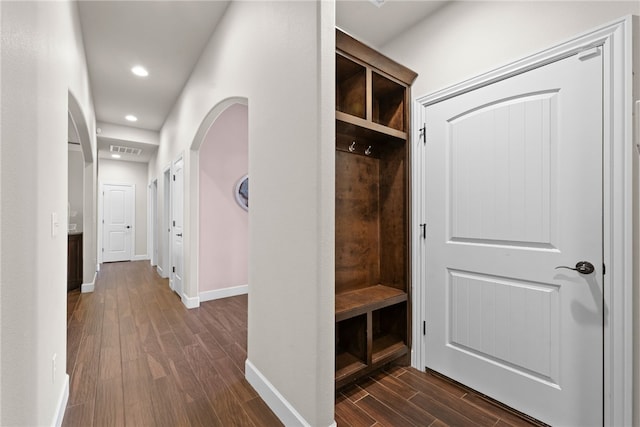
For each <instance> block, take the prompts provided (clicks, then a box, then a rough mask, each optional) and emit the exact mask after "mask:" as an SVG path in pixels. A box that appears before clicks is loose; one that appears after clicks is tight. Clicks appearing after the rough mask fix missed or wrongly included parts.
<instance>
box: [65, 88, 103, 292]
mask: <svg viewBox="0 0 640 427" xmlns="http://www.w3.org/2000/svg"><path fill="white" fill-rule="evenodd" d="M68 112H69V122H70V126H72V127H73V128H74V129H73V130H74V132H75V135H76V136H77V138H78V140H79V142H80V147H81V150H82V157H83V158H84V165H83V172H82V178H83V184H82V187H83V195H82V199H83V201H82V204H83V206H82V224H81V227H80V228H81V229H82V233H83V236H82V265H83V268H82V270H83V274H82V289H81V290H82V292H92V291H93V288H94V283H95V273H96V261H97V239H96V231H95V230H96V212H97V211H96V200H97V199H96V176H97V172H96V171H97V169H96V162H95V158H94V154H95V153H94V151H93V149H92V145H91V136H90V133H89V127H88V124H87V121H86V119H85V117H84V114H83V112H82V108H81V107H80V104H79V103H78V101H77V99H76V98H75V96H74V95H73V94H72V93H71V92H69V94H68Z"/></svg>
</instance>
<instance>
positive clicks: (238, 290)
mask: <svg viewBox="0 0 640 427" xmlns="http://www.w3.org/2000/svg"><path fill="white" fill-rule="evenodd" d="M248 293H249V285H240V286H232V287H230V288H223V289H214V290H212V291H204V292H200V302H205V301H213V300H216V299H221V298H228V297H235V296H236V295H244V294H248Z"/></svg>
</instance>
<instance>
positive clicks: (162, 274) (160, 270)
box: [156, 265, 167, 279]
mask: <svg viewBox="0 0 640 427" xmlns="http://www.w3.org/2000/svg"><path fill="white" fill-rule="evenodd" d="M156 271H157V272H158V274H159V275H160V277H162V278H164V279H166V278H167V276H165V275H164V271H163V270H162V267H160V266H159V265H158V266H156Z"/></svg>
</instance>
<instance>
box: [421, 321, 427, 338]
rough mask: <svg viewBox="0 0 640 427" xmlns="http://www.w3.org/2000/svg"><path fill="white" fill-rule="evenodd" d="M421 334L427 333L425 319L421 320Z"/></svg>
mask: <svg viewBox="0 0 640 427" xmlns="http://www.w3.org/2000/svg"><path fill="white" fill-rule="evenodd" d="M422 335H427V321H426V320H423V321H422Z"/></svg>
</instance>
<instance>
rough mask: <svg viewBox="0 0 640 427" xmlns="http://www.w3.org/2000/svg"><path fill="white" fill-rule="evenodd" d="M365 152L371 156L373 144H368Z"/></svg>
mask: <svg viewBox="0 0 640 427" xmlns="http://www.w3.org/2000/svg"><path fill="white" fill-rule="evenodd" d="M364 154H365V155H366V156H370V155H371V146H368V147H367V149H366V150H364Z"/></svg>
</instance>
